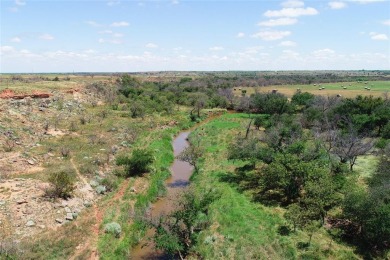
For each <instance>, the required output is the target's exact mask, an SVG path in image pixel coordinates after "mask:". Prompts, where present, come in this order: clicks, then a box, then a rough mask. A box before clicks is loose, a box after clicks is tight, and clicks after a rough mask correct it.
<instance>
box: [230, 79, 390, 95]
mask: <svg viewBox="0 0 390 260" xmlns="http://www.w3.org/2000/svg"><path fill="white" fill-rule="evenodd" d="M365 87H367V88H370V90H368V89H365ZM298 88H299V89H300V90H301V91H303V92H304V91H306V92H310V93H313V94H315V95H324V96H328V95H329V96H333V95H337V94H340V95H342V96H343V97H355V96H357V95H372V96H377V97H378V96H382V95H383V93H385V92H386V91H390V81H367V83H366V82H340V83H326V84H311V85H279V86H267V87H242V88H241V89H240V88H235V90H234V93H235V94H236V95H241V93H242V90H246V91H247V92H246V93H247V95H250V94H253V93H255V92H256V91H257V92H271V91H272V90H274V89H276V90H277V91H278V92H280V93H283V94H285V95H287V96H288V97H291V96H292V95H294V93H295V92H296V91H297V89H298ZM320 88H325V89H321V90H320ZM344 88H346V89H344Z"/></svg>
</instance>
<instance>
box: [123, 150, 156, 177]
mask: <svg viewBox="0 0 390 260" xmlns="http://www.w3.org/2000/svg"><path fill="white" fill-rule="evenodd" d="M153 161H154V157H153V154H152V153H151V152H150V151H147V150H141V149H136V150H134V151H133V153H132V155H131V157H130V158H129V157H118V158H117V160H116V163H117V165H124V166H125V171H126V175H127V176H128V177H130V176H137V175H140V174H143V173H145V172H148V171H149V170H150V166H151V164H152V163H153Z"/></svg>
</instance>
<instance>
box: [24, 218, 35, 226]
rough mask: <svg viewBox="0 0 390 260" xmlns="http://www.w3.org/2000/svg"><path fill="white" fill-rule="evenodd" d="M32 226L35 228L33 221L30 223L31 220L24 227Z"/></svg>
mask: <svg viewBox="0 0 390 260" xmlns="http://www.w3.org/2000/svg"><path fill="white" fill-rule="evenodd" d="M34 226H35V222H34V221H32V220H29V221H27V223H26V227H34Z"/></svg>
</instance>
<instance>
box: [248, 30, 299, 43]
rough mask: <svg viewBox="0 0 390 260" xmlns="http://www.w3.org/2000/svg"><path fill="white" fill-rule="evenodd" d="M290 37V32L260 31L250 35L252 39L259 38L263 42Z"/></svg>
mask: <svg viewBox="0 0 390 260" xmlns="http://www.w3.org/2000/svg"><path fill="white" fill-rule="evenodd" d="M289 35H291V32H290V31H260V32H258V33H255V34H253V35H252V37H253V38H260V39H262V40H265V41H274V40H280V39H283V38H284V37H286V36H289Z"/></svg>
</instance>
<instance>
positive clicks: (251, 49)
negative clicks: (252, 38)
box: [243, 46, 264, 54]
mask: <svg viewBox="0 0 390 260" xmlns="http://www.w3.org/2000/svg"><path fill="white" fill-rule="evenodd" d="M262 49H264V47H263V46H252V47H248V48H246V49H245V51H244V52H243V53H244V54H257V53H258V52H259V51H260V50H262Z"/></svg>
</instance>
